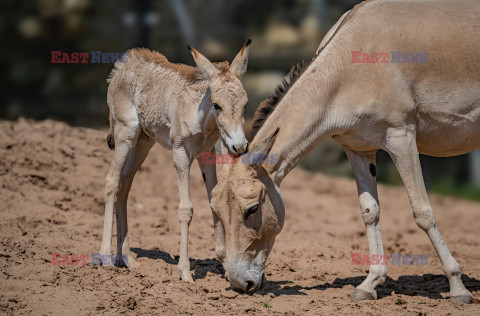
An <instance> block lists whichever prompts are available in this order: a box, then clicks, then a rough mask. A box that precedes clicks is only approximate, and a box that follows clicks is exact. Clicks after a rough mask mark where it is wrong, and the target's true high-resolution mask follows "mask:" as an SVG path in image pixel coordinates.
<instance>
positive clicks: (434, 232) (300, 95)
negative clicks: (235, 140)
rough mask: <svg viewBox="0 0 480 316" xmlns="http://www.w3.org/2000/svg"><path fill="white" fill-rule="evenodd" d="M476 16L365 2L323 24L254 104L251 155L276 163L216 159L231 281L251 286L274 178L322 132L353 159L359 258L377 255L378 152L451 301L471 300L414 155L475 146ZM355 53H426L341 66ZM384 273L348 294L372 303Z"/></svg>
mask: <svg viewBox="0 0 480 316" xmlns="http://www.w3.org/2000/svg"><path fill="white" fill-rule="evenodd" d="M479 16H480V2H479V1H477V0H464V1H453V0H440V1H438V0H435V1H430V0H424V1H415V0H385V1H384V0H378V1H369V2H364V3H362V4H360V5H358V6H356V7H355V8H354V9H352V10H351V11H350V12H348V13H346V14H345V15H344V16H343V17H342V18H341V19H340V21H338V22H337V24H336V25H335V26H334V27H333V29H332V30H330V31H329V33H328V34H327V36H326V38H325V39H324V40H323V42H322V43H321V45H320V48H319V50H318V51H317V55H316V56H315V57H314V58H313V60H312V61H311V62H310V64H309V65H306V66H305V67H303V68H302V67H300V68H299V67H297V68H295V69H293V70H292V73H291V74H292V78H291V81H290V84H286V85H284V87H280V88H279V89H277V91H276V94H275V95H274V96H273V97H272V98H270V99H267V100H266V101H265V102H264V103H263V104H261V106H260V107H259V109H258V110H257V113H256V117H255V120H254V126H255V127H257V128H259V130H258V132H257V134H256V136H255V138H254V139H253V141H252V142H251V144H250V148H251V150H250V152H251V153H252V154H259V155H265V154H269V153H272V154H275V155H276V158H278V159H277V161H276V162H275V161H274V162H275V163H271V162H272V160H273V159H268V162H269V163H271V164H269V163H263V164H259V165H246V164H242V163H238V164H233V165H231V166H226V168H225V170H224V172H225V174H224V175H223V176H222V177H223V178H222V177H220V178H219V179H220V180H219V183H218V185H217V186H216V187H215V188H214V190H213V192H212V201H211V207H212V210H213V212H214V214H215V215H216V216H218V217H219V218H220V223H219V225H223V227H221V228H217V229H218V230H221V229H223V230H224V233H225V242H226V245H223V246H224V247H223V249H226V258H227V262H228V271H229V276H230V282H231V285H232V287H233V288H234V289H238V290H241V291H244V292H248V293H251V292H254V291H256V290H258V289H260V287H261V285H262V282H263V278H264V277H263V274H264V266H265V261H266V259H267V257H268V254H269V252H270V250H271V248H272V246H273V243H274V240H275V236H276V235H277V234H278V233H279V232H280V230H281V229H282V226H283V222H284V203H283V199H282V196H281V193H280V190H279V189H278V187H277V186H279V185H280V183H281V182H282V180H283V178H284V177H285V176H286V175H287V174H288V173H289V172H290V171H291V170H292V169H293V168H294V167H295V166H296V165H297V164H298V163H299V162H300V161H301V160H302V159H303V158H304V157H305V155H306V154H307V153H308V152H310V151H311V150H312V149H313V148H314V147H315V146H316V145H318V144H319V143H320V142H321V141H323V140H325V139H326V138H327V137H332V138H333V139H334V140H335V141H337V142H339V143H340V144H342V145H343V147H344V149H345V152H346V153H347V156H348V158H349V160H350V162H351V164H352V167H353V172H354V176H355V180H356V182H357V187H358V195H359V199H360V206H361V213H362V217H363V221H364V223H365V226H366V231H367V238H368V244H369V250H370V255H371V256H372V255H383V254H384V252H383V246H382V237H381V234H380V225H379V215H380V208H379V204H378V198H377V186H376V178H375V176H376V167H375V153H376V151H377V150H378V149H383V150H385V151H387V152H388V153H389V154H390V156H391V158H392V159H393V161H394V163H395V165H396V167H397V169H398V171H399V173H400V175H401V178H402V180H403V182H404V184H405V187H406V190H407V193H408V196H409V198H410V203H411V206H412V209H413V214H414V218H415V222H416V223H417V225H418V226H419V227H420V228H421V229H422V230H424V231H425V232H426V233H427V235H428V237H429V238H430V240H431V242H432V244H433V246H434V248H435V250H436V251H437V254H438V256H439V258H440V260H441V262H442V266H443V270H444V271H445V274H446V276H447V277H448V280H449V282H450V295H451V298H453V299H455V300H457V301H460V302H468V303H469V302H471V301H472V295H471V293H470V292H469V291H468V290H467V289H466V288H465V286H464V285H463V283H462V280H461V275H462V273H461V271H460V267H459V265H458V263H457V262H456V261H455V259H454V258H453V257H452V255H451V254H450V251H449V249H448V248H447V246H446V245H445V242H444V241H443V239H442V237H441V235H440V233H439V231H438V229H437V226H436V225H435V221H434V217H433V212H432V207H431V206H430V203H429V200H428V197H427V192H426V190H425V185H424V182H423V178H422V170H421V167H420V161H419V157H418V156H419V155H418V154H419V152H420V153H423V154H427V155H432V156H452V155H459V154H463V153H467V152H470V151H473V150H475V149H477V148H479V147H480V55H479V54H478V53H479V52H480V32H479V30H480V20H479ZM357 51H361V52H362V54H363V52H365V53H374V52H378V53H382V52H392V51H395V52H396V51H402V52H406V53H419V54H420V53H424V52H426V53H428V62H427V63H420V58H421V57H420V58H419V60H416V59H414V60H413V61H414V62H416V63H392V62H388V63H382V62H379V63H352V52H357ZM357 55H358V53H353V57H354V60H353V61H356V57H357ZM371 56H375V55H373V54H371V55H369V57H371ZM380 56H381V55H380ZM422 56H423V55H422ZM402 58H403V56H402ZM272 135H273V136H272ZM239 159H242V158H239ZM220 250H222V247H221V248H220ZM386 275H387V268H386V266H384V265H371V266H370V269H369V274H368V277H367V278H366V279H365V280H364V281H363V282H362V284H360V285H359V286H358V287H357V288H356V290H355V291H354V292H353V294H352V295H351V296H350V297H351V299H352V300H354V301H357V300H364V299H375V298H376V297H377V295H376V291H375V287H376V286H377V285H379V284H382V283H383V282H384V281H385V278H386Z"/></svg>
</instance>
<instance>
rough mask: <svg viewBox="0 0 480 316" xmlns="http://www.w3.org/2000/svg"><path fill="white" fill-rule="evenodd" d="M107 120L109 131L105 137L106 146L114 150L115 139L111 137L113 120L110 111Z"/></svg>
mask: <svg viewBox="0 0 480 316" xmlns="http://www.w3.org/2000/svg"><path fill="white" fill-rule="evenodd" d="M108 120H109V121H110V130H109V131H108V135H107V145H108V148H110V150H114V149H115V138H114V137H113V118H112V111H111V110H110V113H109V115H108Z"/></svg>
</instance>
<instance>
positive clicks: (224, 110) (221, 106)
mask: <svg viewBox="0 0 480 316" xmlns="http://www.w3.org/2000/svg"><path fill="white" fill-rule="evenodd" d="M251 42H252V41H251V40H250V39H249V40H248V41H247V42H246V43H245V44H244V45H243V47H242V49H241V50H240V52H239V53H238V54H237V56H236V57H235V59H234V60H233V61H232V64H231V65H228V63H225V64H224V66H223V67H218V64H217V65H215V64H213V63H212V62H210V61H209V60H208V59H207V58H206V57H205V56H203V55H202V54H200V53H199V52H198V51H196V50H195V49H194V48H192V47H191V46H188V49H189V50H190V52H191V53H192V56H193V58H194V59H195V63H196V64H197V67H198V69H199V71H200V73H201V75H202V76H203V77H204V78H206V79H207V80H208V81H209V87H210V89H209V91H210V100H211V104H212V107H213V109H214V112H215V118H216V122H217V126H218V129H219V130H220V136H221V139H222V141H223V143H224V145H225V147H227V149H228V150H229V151H230V152H231V153H235V154H241V153H243V152H245V151H246V150H247V147H248V141H247V139H246V138H245V133H244V132H243V124H244V122H245V121H244V118H243V111H244V109H245V105H246V104H247V101H248V97H247V93H246V92H245V89H244V88H243V86H242V83H241V82H240V78H241V77H242V76H243V75H244V74H245V72H246V71H247V64H248V49H249V45H250V43H251Z"/></svg>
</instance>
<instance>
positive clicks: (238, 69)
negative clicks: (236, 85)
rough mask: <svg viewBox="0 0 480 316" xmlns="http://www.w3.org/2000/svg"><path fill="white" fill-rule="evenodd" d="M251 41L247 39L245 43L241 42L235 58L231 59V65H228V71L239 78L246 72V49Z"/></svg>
mask: <svg viewBox="0 0 480 316" xmlns="http://www.w3.org/2000/svg"><path fill="white" fill-rule="evenodd" d="M251 43H252V40H251V39H248V40H247V41H246V42H245V44H243V47H242V49H241V50H240V51H239V52H238V54H237V56H235V59H234V60H233V61H232V65H231V66H230V71H231V72H233V73H234V74H235V75H237V77H239V78H241V77H242V76H243V75H244V74H245V73H246V72H247V64H248V50H249V46H250V44H251Z"/></svg>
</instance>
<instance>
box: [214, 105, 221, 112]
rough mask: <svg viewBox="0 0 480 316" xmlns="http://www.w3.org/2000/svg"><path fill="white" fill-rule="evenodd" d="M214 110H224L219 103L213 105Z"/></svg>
mask: <svg viewBox="0 0 480 316" xmlns="http://www.w3.org/2000/svg"><path fill="white" fill-rule="evenodd" d="M213 108H214V109H215V110H219V111H221V110H222V108H221V107H220V105H218V103H214V104H213Z"/></svg>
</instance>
